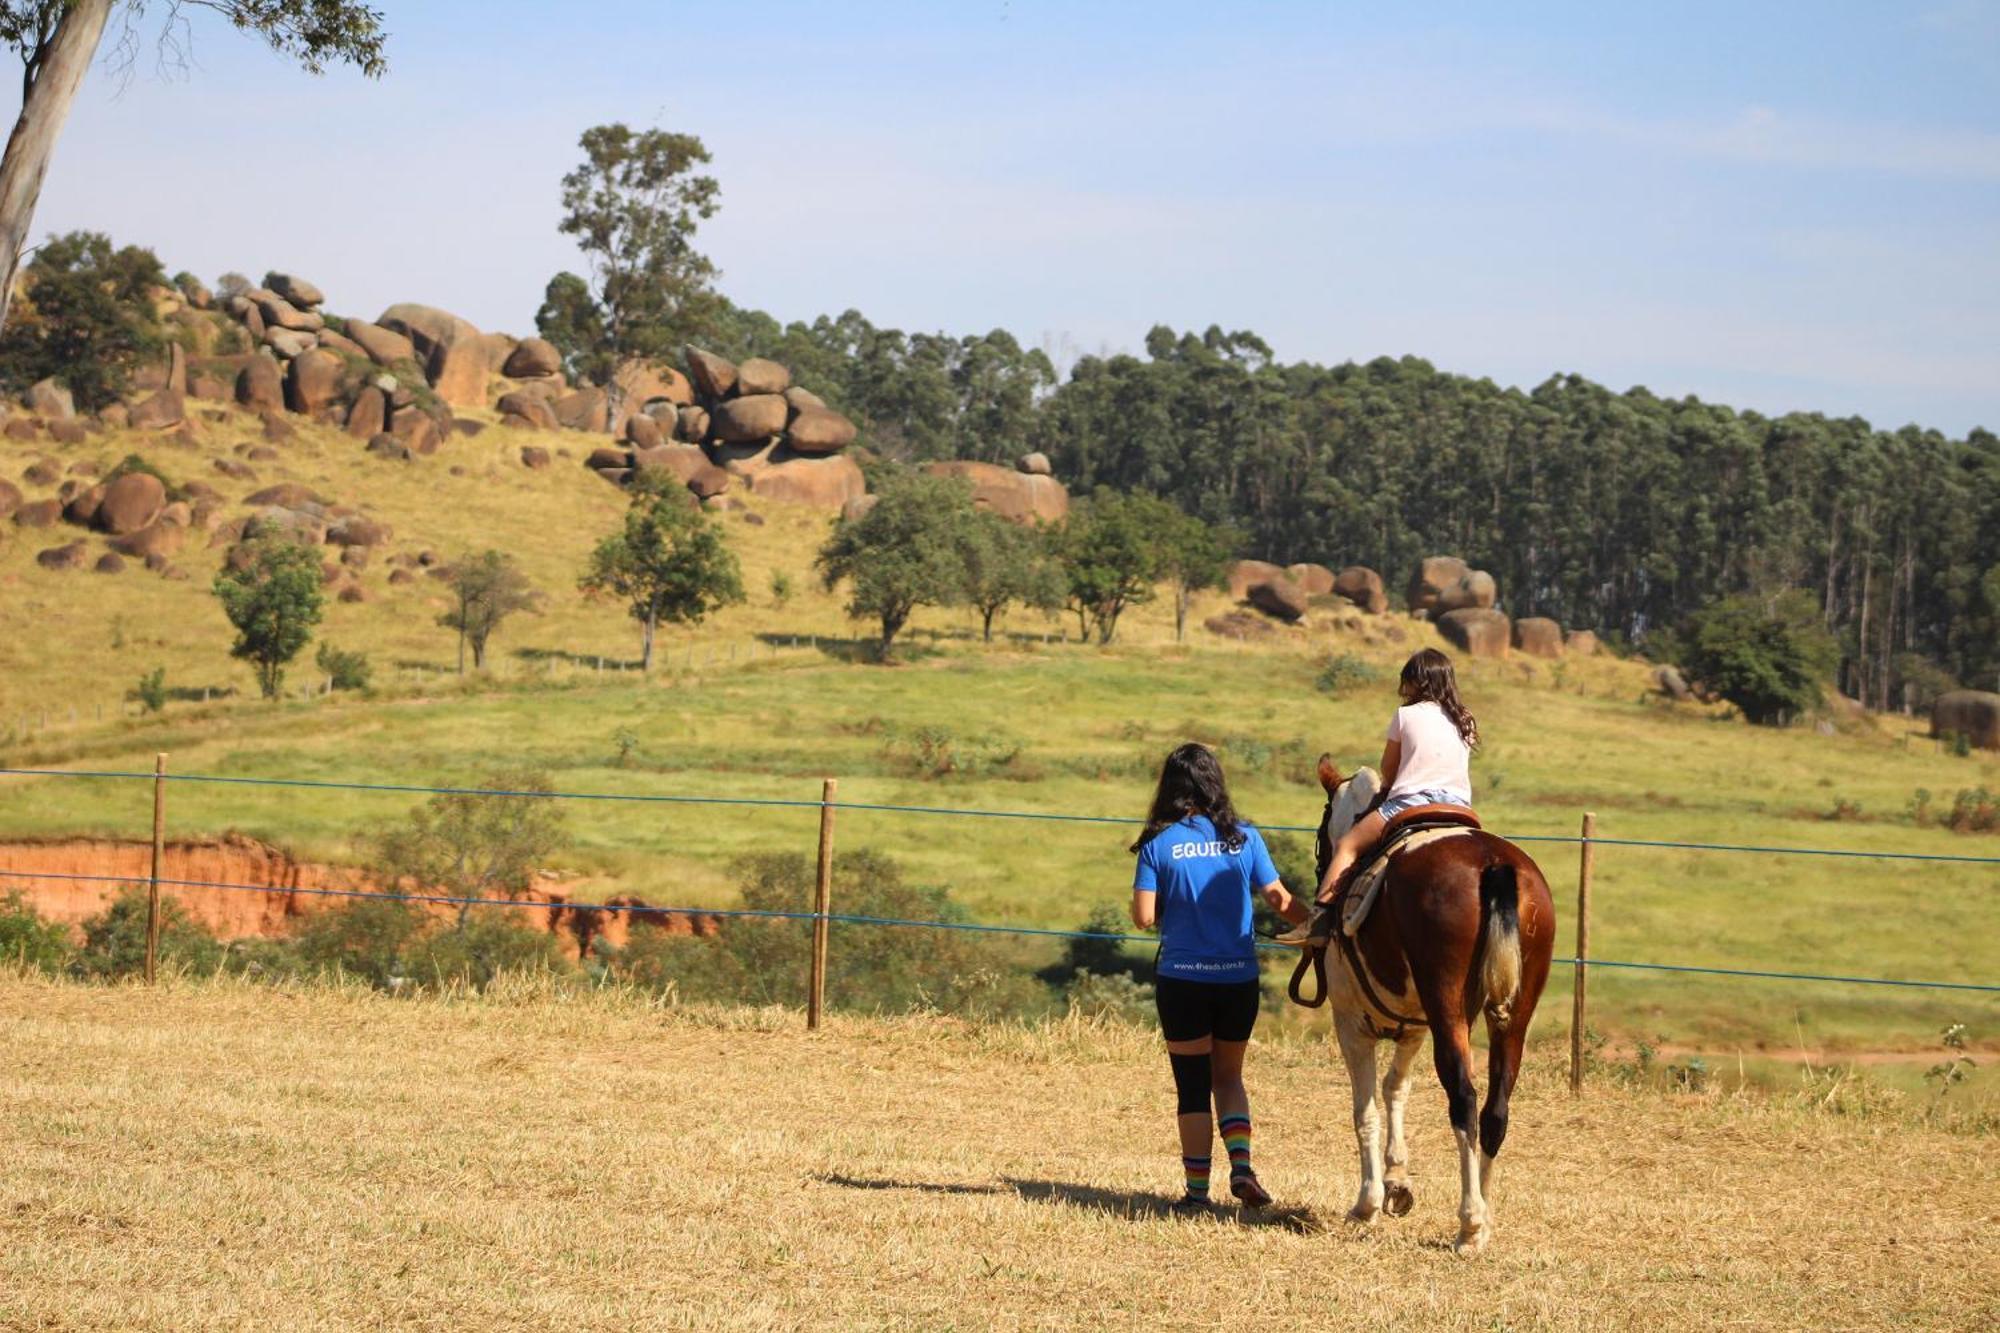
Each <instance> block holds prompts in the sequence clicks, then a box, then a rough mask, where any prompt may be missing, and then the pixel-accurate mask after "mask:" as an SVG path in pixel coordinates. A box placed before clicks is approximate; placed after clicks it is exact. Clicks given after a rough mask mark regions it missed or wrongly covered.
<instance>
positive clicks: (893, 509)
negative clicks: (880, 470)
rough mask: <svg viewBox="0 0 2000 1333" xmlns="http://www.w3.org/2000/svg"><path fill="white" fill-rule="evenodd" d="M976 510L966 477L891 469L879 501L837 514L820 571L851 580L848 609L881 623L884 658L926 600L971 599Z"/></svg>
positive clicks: (830, 578) (833, 579) (832, 580)
mask: <svg viewBox="0 0 2000 1333" xmlns="http://www.w3.org/2000/svg"><path fill="white" fill-rule="evenodd" d="M973 515H974V510H973V508H972V489H971V487H969V486H967V485H966V484H965V483H964V482H963V481H960V480H959V479H957V478H955V477H933V476H930V475H928V474H926V473H922V472H890V473H887V474H885V475H884V476H883V477H882V478H881V479H880V481H879V482H878V485H877V490H876V500H875V504H874V507H872V508H871V509H869V511H868V512H867V513H865V514H863V515H862V516H861V517H860V518H858V519H850V518H847V517H846V516H844V515H843V516H842V517H841V518H840V519H838V520H836V521H835V523H834V527H833V535H832V536H831V537H830V538H828V539H827V543H826V545H825V546H822V547H821V548H820V552H819V558H818V561H817V564H818V567H819V571H820V576H821V577H822V578H823V579H824V580H825V582H826V586H827V587H828V588H829V589H831V588H833V587H835V586H836V585H838V584H839V583H841V582H843V581H845V582H846V583H847V584H848V585H849V597H848V599H847V614H848V615H850V616H852V617H854V618H855V619H856V620H870V619H872V620H875V621H877V622H878V623H879V624H880V625H881V627H882V633H881V637H880V638H879V639H878V640H877V641H876V642H877V646H878V651H879V653H880V656H881V658H882V660H884V661H886V660H888V657H889V652H890V649H891V647H892V645H893V644H894V643H895V640H896V635H897V634H898V633H900V632H901V631H902V628H903V626H904V625H906V624H908V623H909V619H910V613H911V612H913V611H915V610H916V609H917V608H918V607H919V606H945V605H949V604H951V603H953V602H958V601H961V600H963V598H964V596H965V568H966V567H965V547H966V540H967V534H968V533H969V532H970V531H972V527H973Z"/></svg>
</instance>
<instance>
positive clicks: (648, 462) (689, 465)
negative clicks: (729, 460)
mask: <svg viewBox="0 0 2000 1333" xmlns="http://www.w3.org/2000/svg"><path fill="white" fill-rule="evenodd" d="M605 452H617V453H618V454H619V456H620V457H621V458H623V457H624V454H623V451H607V450H601V449H600V450H598V453H605ZM596 456H597V455H596V454H592V455H591V457H593V458H595V457H596ZM631 457H632V462H631V466H632V467H633V468H635V469H636V470H638V471H640V472H645V471H648V470H651V469H660V470H662V471H666V472H670V473H672V474H673V477H674V480H676V481H677V482H679V483H680V484H681V485H683V486H685V485H687V484H688V482H690V481H692V480H693V479H694V476H695V474H696V473H698V472H700V471H701V470H702V469H703V468H707V467H713V466H714V464H713V463H711V462H709V459H708V455H707V454H705V453H703V452H702V451H701V450H700V449H698V448H696V447H695V446H694V445H692V444H662V445H659V446H658V447H656V448H651V449H635V450H633V451H632V455H631ZM619 466H624V464H623V463H620V464H619Z"/></svg>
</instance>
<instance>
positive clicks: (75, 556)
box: [35, 542, 90, 569]
mask: <svg viewBox="0 0 2000 1333" xmlns="http://www.w3.org/2000/svg"><path fill="white" fill-rule="evenodd" d="M89 558H90V544H89V543H88V542H70V543H69V544H68V545H66V546H51V547H49V548H48V549H47V550H46V551H38V552H36V554H35V563H36V564H38V565H40V566H41V567H42V568H43V569H82V568H83V566H84V562H85V561H86V560H88V559H89Z"/></svg>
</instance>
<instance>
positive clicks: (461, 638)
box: [458, 606, 465, 676]
mask: <svg viewBox="0 0 2000 1333" xmlns="http://www.w3.org/2000/svg"><path fill="white" fill-rule="evenodd" d="M458 674H459V675H461V676H462V675H464V674H465V608H464V607H462V606H461V607H460V608H459V615H458Z"/></svg>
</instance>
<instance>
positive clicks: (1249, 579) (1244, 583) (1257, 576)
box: [1224, 560, 1285, 602]
mask: <svg viewBox="0 0 2000 1333" xmlns="http://www.w3.org/2000/svg"><path fill="white" fill-rule="evenodd" d="M1284 576H1285V571H1284V569H1283V568H1282V567H1280V566H1278V565H1274V564H1272V563H1271V562H1270V561H1268V560H1236V561H1232V562H1231V563H1230V566H1229V569H1228V571H1227V573H1226V574H1225V575H1224V577H1225V578H1226V579H1227V581H1228V583H1229V596H1230V598H1231V599H1232V600H1234V601H1238V602H1240V601H1242V600H1243V599H1244V598H1246V597H1248V596H1249V595H1250V590H1251V589H1252V588H1254V587H1256V586H1257V585H1258V584H1260V583H1269V582H1270V581H1271V580H1272V579H1275V578H1283V577H1284Z"/></svg>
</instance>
